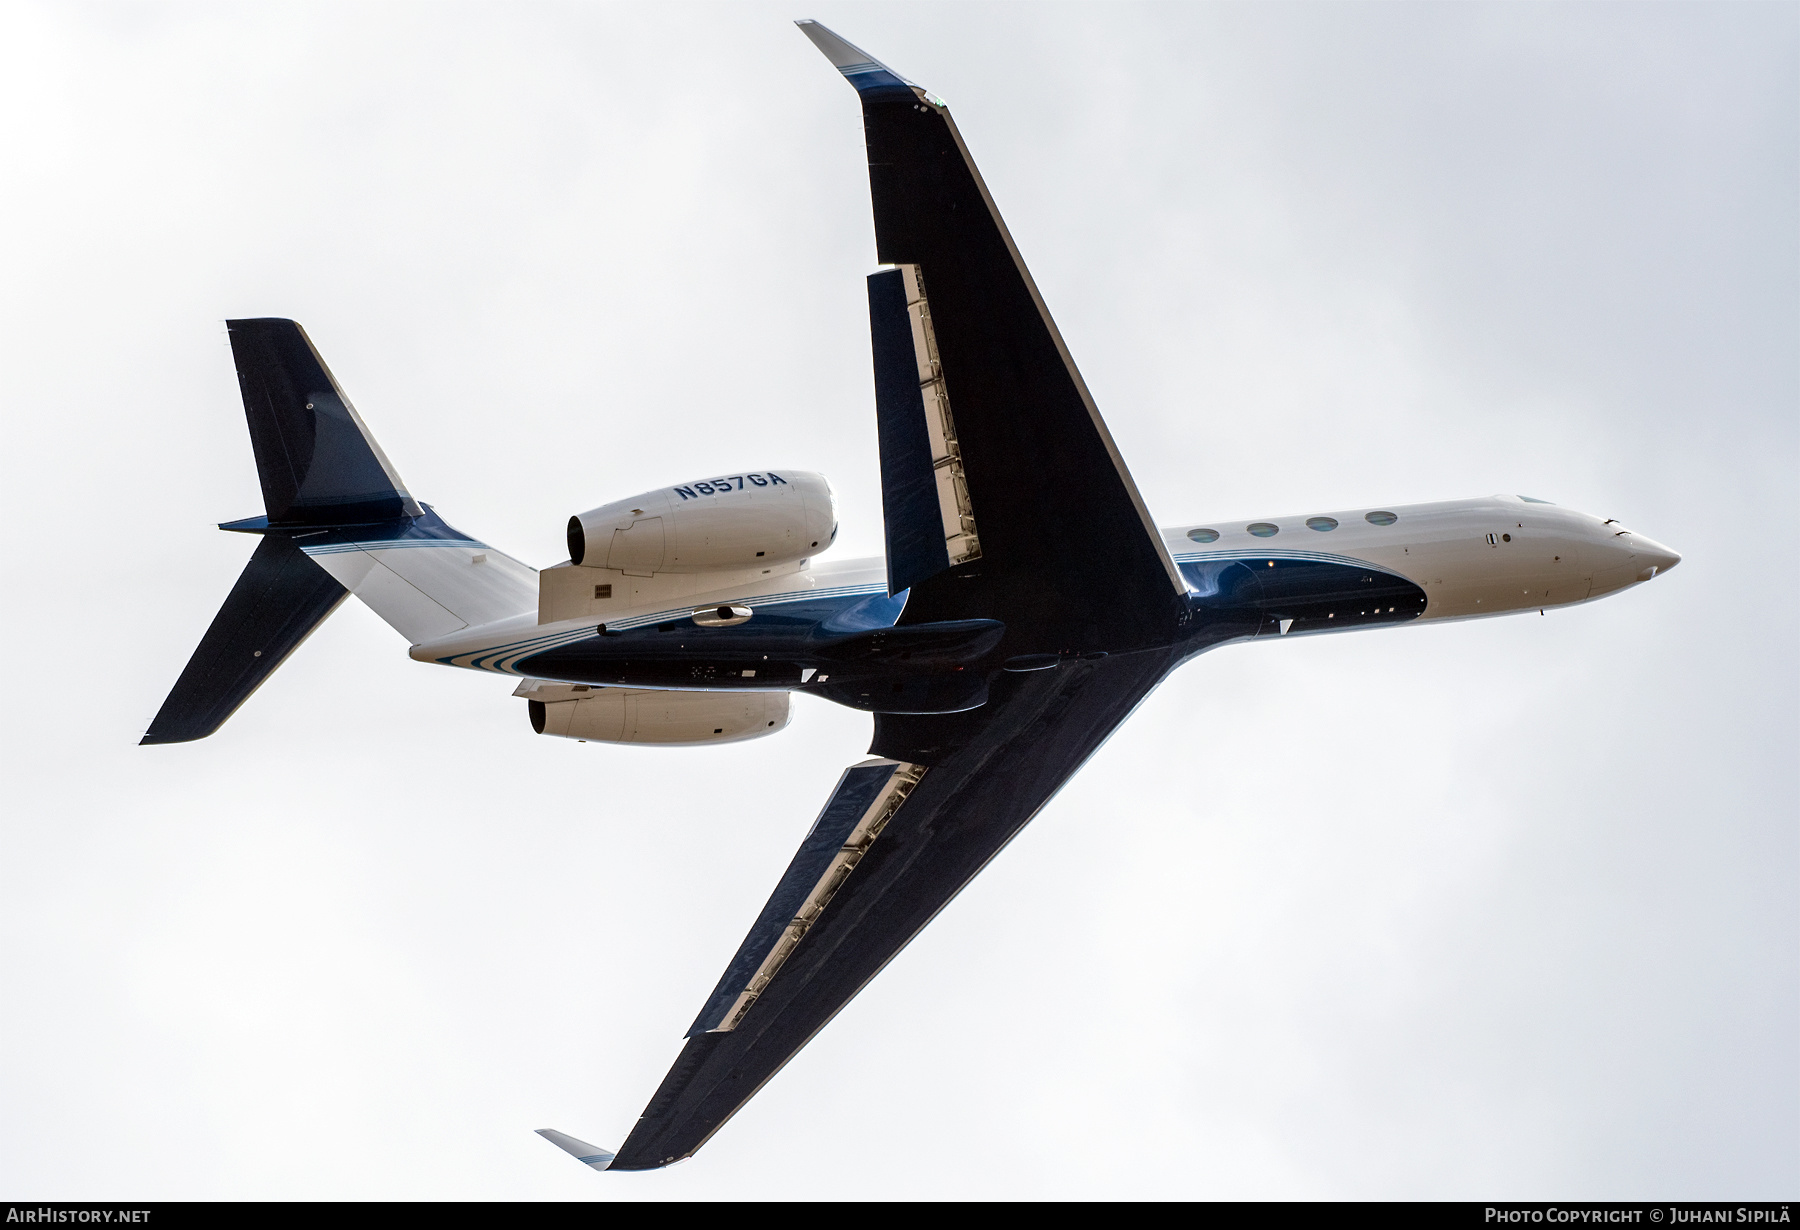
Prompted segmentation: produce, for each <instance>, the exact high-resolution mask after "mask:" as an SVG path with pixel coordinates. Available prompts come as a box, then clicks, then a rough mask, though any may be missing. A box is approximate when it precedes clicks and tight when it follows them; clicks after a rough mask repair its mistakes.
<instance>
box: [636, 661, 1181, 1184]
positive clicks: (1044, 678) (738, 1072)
mask: <svg viewBox="0 0 1800 1230" xmlns="http://www.w3.org/2000/svg"><path fill="white" fill-rule="evenodd" d="M1168 667H1169V656H1168V654H1167V652H1166V651H1165V652H1161V653H1157V652H1147V653H1141V654H1123V655H1114V656H1112V657H1109V658H1105V659H1101V660H1098V661H1091V662H1075V663H1071V664H1069V665H1068V666H1065V667H1063V668H1061V669H1058V670H1046V671H1035V672H1031V673H1029V674H1008V675H1004V676H1002V678H1001V679H1000V680H999V681H997V683H996V684H995V688H994V694H993V697H992V699H990V700H989V702H988V703H987V704H986V705H984V706H983V707H982V708H981V709H979V710H975V711H974V712H973V713H969V714H949V715H942V716H937V715H933V716H928V717H907V718H898V719H896V718H891V717H880V718H877V726H876V741H875V748H874V751H875V752H876V754H877V756H878V757H880V758H879V759H877V760H873V761H869V762H866V763H864V764H861V765H856V766H853V767H852V768H851V769H849V770H847V771H846V773H845V774H844V777H843V778H842V779H841V780H840V782H839V784H838V789H837V790H836V791H835V792H834V793H833V795H832V798H831V801H830V802H829V803H827V805H826V808H825V810H824V812H823V813H822V814H821V815H820V817H819V820H818V822H817V823H815V825H814V826H813V829H812V831H811V833H809V834H808V837H807V840H806V841H805V842H804V843H802V845H801V848H800V851H799V852H798V853H797V854H796V855H795V858H794V862H793V863H792V864H791V865H790V867H789V870H788V873H787V874H786V875H784V876H783V877H782V880H781V882H780V884H779V885H778V886H777V888H776V891H775V894H774V895H773V896H772V897H771V898H770V901H769V904H768V906H767V907H766V908H765V909H764V911H763V913H762V915H761V916H760V917H759V918H758V920H757V922H756V925H755V926H754V927H752V929H751V931H750V934H749V935H748V936H747V937H746V938H745V941H744V945H743V946H742V947H741V948H740V949H739V951H738V954H737V957H736V958H735V959H734V960H733V961H732V963H731V964H730V966H729V967H728V968H727V970H726V974H725V976H724V977H723V978H722V979H721V980H720V982H719V985H718V987H717V988H715V990H714V992H713V994H712V996H711V997H710V998H709V999H708V1000H707V1002H706V1005H705V1007H704V1008H703V1009H702V1010H701V1013H700V1016H699V1018H698V1019H696V1021H695V1022H694V1028H693V1030H692V1032H691V1033H690V1035H689V1037H688V1040H687V1043H686V1045H685V1046H684V1047H683V1048H682V1051H681V1054H680V1056H679V1058H677V1059H676V1061H675V1065H674V1067H673V1068H671V1069H670V1071H669V1074H668V1076H667V1077H666V1078H665V1079H664V1080H663V1083H662V1086H661V1087H660V1088H659V1089H658V1090H657V1091H656V1095H655V1096H654V1097H653V1098H652V1099H651V1101H650V1104H649V1105H648V1106H647V1107H646V1108H645V1110H644V1113H643V1116H642V1117H641V1118H640V1119H639V1120H638V1122H637V1126H636V1127H635V1128H634V1129H633V1130H632V1132H631V1134H630V1136H629V1137H628V1138H627V1140H626V1141H625V1143H624V1144H623V1145H622V1146H620V1149H619V1152H618V1155H617V1156H616V1157H614V1158H613V1159H612V1161H611V1163H610V1165H609V1166H608V1169H611V1170H646V1169H654V1168H657V1167H661V1166H667V1165H669V1164H670V1163H671V1162H676V1161H680V1160H681V1159H682V1158H684V1157H688V1156H690V1155H692V1154H693V1153H694V1151H695V1150H697V1149H699V1148H700V1146H701V1145H702V1144H704V1143H705V1142H706V1140H707V1139H708V1138H709V1137H710V1136H711V1135H712V1134H713V1133H714V1132H716V1131H718V1129H719V1128H720V1127H721V1126H722V1125H723V1124H724V1123H725V1121H726V1120H727V1119H729V1118H730V1117H731V1116H732V1115H733V1114H734V1113H735V1112H736V1111H737V1109H738V1108H739V1107H741V1106H742V1105H743V1104H744V1103H745V1102H746V1101H748V1100H749V1099H750V1097H751V1096H752V1095H754V1094H755V1093H756V1091H757V1090H758V1089H760V1088H761V1087H762V1085H763V1084H764V1083H765V1082H766V1081H768V1080H769V1078H770V1077H772V1076H774V1075H775V1073H776V1072H777V1071H779V1070H780V1068H781V1067H782V1065H784V1064H785V1063H787V1061H788V1060H789V1059H791V1058H792V1057H793V1056H794V1054H795V1053H796V1052H798V1051H799V1050H800V1048H801V1047H803V1046H805V1045H806V1043H807V1041H808V1040H809V1039H811V1037H812V1036H813V1035H814V1034H815V1033H817V1032H818V1031H819V1030H820V1029H821V1028H822V1027H823V1026H824V1025H825V1024H826V1022H828V1021H829V1020H831V1018H832V1017H833V1016H835V1015H836V1014H837V1012H838V1011H839V1009H841V1008H842V1007H843V1006H844V1005H845V1004H847V1003H848V1002H849V1001H850V1000H851V998H852V997H854V996H855V995H856V993H857V992H858V991H859V990H861V989H862V987H863V985H864V984H865V983H867V982H868V981H869V979H871V978H873V977H874V976H875V975H876V974H877V973H878V972H880V970H881V968H882V967H883V966H884V965H886V964H887V963H888V962H889V961H890V960H892V959H893V957H894V956H895V954H896V953H898V952H899V951H900V950H901V949H902V948H904V947H905V946H906V944H907V942H908V941H909V940H911V939H912V937H913V936H914V935H916V934H918V932H919V931H920V929H921V928H923V927H924V926H925V924H926V923H928V922H930V921H931V919H932V918H933V917H934V916H935V915H936V914H937V912H938V911H939V910H941V909H943V907H944V906H945V905H946V904H947V903H948V902H949V901H950V899H951V898H952V897H954V896H955V895H956V894H957V893H958V892H960V891H961V890H962V888H963V886H964V885H966V884H967V883H968V882H969V881H970V880H971V879H973V878H974V877H975V875H976V873H977V872H979V871H980V870H981V869H982V868H983V867H984V866H986V865H987V862H988V860H989V859H991V858H993V857H994V855H995V854H997V853H998V852H999V851H1000V849H1001V847H1003V846H1005V845H1006V843H1007V842H1008V841H1010V840H1012V838H1013V836H1014V835H1015V834H1017V833H1018V831H1019V830H1020V829H1021V828H1023V827H1024V826H1025V824H1026V823H1027V822H1028V821H1029V820H1030V819H1031V818H1032V816H1033V815H1035V814H1036V813H1037V811H1038V810H1039V809H1040V808H1041V807H1042V806H1043V805H1044V804H1045V802H1047V801H1048V800H1049V799H1050V797H1051V796H1052V795H1053V794H1055V793H1056V791H1057V790H1058V789H1059V788H1060V787H1061V786H1062V784H1063V783H1064V782H1066V781H1067V780H1068V779H1069V778H1070V777H1071V776H1073V775H1074V773H1075V771H1076V770H1077V769H1079V768H1080V767H1081V765H1082V764H1083V762H1085V761H1086V760H1087V758H1088V757H1089V756H1090V755H1092V754H1093V752H1094V750H1095V749H1096V748H1098V747H1099V746H1100V744H1101V743H1102V742H1104V741H1105V739H1106V737H1107V736H1108V735H1109V734H1111V733H1112V731H1113V730H1114V729H1115V728H1116V727H1117V726H1118V724H1119V723H1120V722H1122V721H1123V720H1124V719H1125V718H1126V716H1127V715H1129V714H1130V712H1131V710H1132V709H1133V708H1134V707H1135V706H1136V705H1137V703H1138V702H1139V701H1140V700H1142V699H1143V697H1144V696H1145V695H1146V694H1148V693H1149V691H1150V690H1151V689H1152V688H1153V687H1155V686H1156V684H1157V682H1158V681H1159V680H1160V679H1161V678H1162V677H1163V675H1164V673H1165V672H1166V671H1167V669H1168ZM976 715H980V717H979V719H977V718H976Z"/></svg>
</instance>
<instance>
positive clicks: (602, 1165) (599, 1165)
mask: <svg viewBox="0 0 1800 1230" xmlns="http://www.w3.org/2000/svg"><path fill="white" fill-rule="evenodd" d="M537 1134H538V1135H539V1136H542V1137H543V1138H544V1139H545V1140H547V1141H549V1142H550V1143H551V1144H553V1145H555V1146H556V1147H557V1148H558V1149H561V1150H562V1151H563V1152H564V1153H567V1154H568V1155H569V1156H570V1157H572V1158H574V1159H575V1160H576V1161H578V1162H583V1163H586V1164H587V1165H589V1166H592V1167H593V1168H594V1169H595V1170H605V1169H606V1168H607V1166H608V1165H609V1164H610V1163H611V1162H612V1160H613V1155H612V1154H610V1153H608V1152H607V1151H606V1150H605V1149H601V1148H597V1147H595V1146H594V1145H590V1144H589V1143H588V1142H587V1141H585V1140H576V1139H575V1138H574V1137H573V1136H570V1135H569V1134H568V1133H566V1132H559V1131H557V1130H556V1129H555V1128H539V1129H538V1130H537Z"/></svg>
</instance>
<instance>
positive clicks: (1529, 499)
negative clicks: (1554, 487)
mask: <svg viewBox="0 0 1800 1230" xmlns="http://www.w3.org/2000/svg"><path fill="white" fill-rule="evenodd" d="M1519 498H1520V499H1521V500H1524V501H1525V502H1526V503H1527V504H1550V503H1554V501H1552V500H1540V499H1538V498H1537V497H1535V496H1529V495H1522V496H1520V497H1519Z"/></svg>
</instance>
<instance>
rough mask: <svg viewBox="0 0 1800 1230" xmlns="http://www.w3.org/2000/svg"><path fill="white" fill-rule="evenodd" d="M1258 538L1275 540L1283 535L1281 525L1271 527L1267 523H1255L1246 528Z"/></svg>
mask: <svg viewBox="0 0 1800 1230" xmlns="http://www.w3.org/2000/svg"><path fill="white" fill-rule="evenodd" d="M1244 528H1245V529H1247V530H1249V531H1250V532H1251V533H1252V534H1255V535H1256V536H1257V537H1258V538H1273V537H1275V535H1277V534H1279V533H1281V527H1280V526H1279V525H1270V524H1269V523H1268V522H1267V521H1254V522H1252V523H1251V524H1249V525H1246V526H1245V527H1244Z"/></svg>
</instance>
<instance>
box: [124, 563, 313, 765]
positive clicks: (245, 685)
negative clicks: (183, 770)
mask: <svg viewBox="0 0 1800 1230" xmlns="http://www.w3.org/2000/svg"><path fill="white" fill-rule="evenodd" d="M346 594H347V591H346V590H345V589H344V587H343V586H342V585H339V584H338V583H337V581H335V580H333V579H332V577H331V576H330V574H329V573H326V572H325V571H324V570H322V569H320V568H318V567H317V566H315V565H314V564H313V562H312V561H311V560H309V559H307V558H306V556H305V555H304V554H303V553H302V552H301V551H300V549H299V548H298V547H296V546H295V545H294V544H293V543H292V542H291V541H290V540H289V539H288V538H286V537H285V536H278V535H269V536H268V537H265V538H264V539H263V540H262V541H261V542H260V543H258V544H257V547H256V554H254V555H252V556H251V557H250V563H249V564H248V565H246V566H245V568H244V572H243V575H242V576H240V577H238V582H237V584H236V585H234V586H232V587H231V594H230V596H229V597H227V598H226V599H225V605H224V606H222V607H220V608H219V613H218V615H217V616H216V617H214V619H213V621H212V627H210V628H208V629H207V630H206V636H205V637H204V638H203V639H202V640H201V642H200V647H199V648H198V649H196V650H194V656H193V657H192V658H190V659H188V664H187V669H186V670H184V671H182V672H181V678H179V679H177V680H176V681H175V688H174V690H173V691H171V692H170V693H169V698H168V699H167V700H165V701H164V702H163V706H162V708H161V709H160V710H158V711H157V714H156V720H155V721H153V722H151V723H150V729H149V731H147V732H146V733H145V735H144V738H143V740H142V742H144V743H187V742H189V741H191V740H194V739H204V738H206V736H207V735H210V734H211V733H212V732H213V731H215V730H217V729H218V728H219V727H220V726H222V725H224V724H225V719H226V718H228V717H230V716H231V715H232V714H233V713H235V712H236V711H237V708H238V706H239V705H241V704H243V703H244V702H245V701H246V700H248V699H249V698H250V693H252V692H254V691H256V689H257V688H259V687H261V686H262V682H263V680H265V679H267V678H268V677H269V676H270V675H272V674H274V673H275V668H276V667H278V666H280V665H281V664H282V663H283V662H284V661H286V660H287V656H288V655H289V654H291V653H293V652H294V650H295V649H297V648H299V646H300V642H301V641H304V640H305V639H306V638H307V637H308V636H309V635H311V633H312V630H313V629H314V628H316V627H318V626H319V625H320V624H321V623H323V622H324V621H325V617H326V616H327V615H329V614H331V612H332V611H334V610H336V609H337V605H338V603H340V602H342V601H343V600H344V598H345V596H346Z"/></svg>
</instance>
